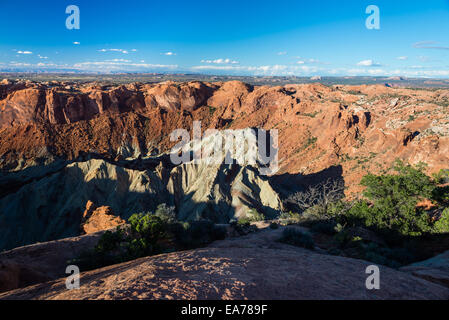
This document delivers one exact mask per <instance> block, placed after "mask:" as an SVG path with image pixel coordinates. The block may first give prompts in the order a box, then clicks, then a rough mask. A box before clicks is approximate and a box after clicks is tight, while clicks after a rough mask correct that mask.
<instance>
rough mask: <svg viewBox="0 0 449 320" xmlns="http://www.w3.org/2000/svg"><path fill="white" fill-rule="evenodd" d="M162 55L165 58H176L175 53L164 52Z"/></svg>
mask: <svg viewBox="0 0 449 320" xmlns="http://www.w3.org/2000/svg"><path fill="white" fill-rule="evenodd" d="M163 55H165V56H176V53H174V52H171V51H169V52H164V53H163Z"/></svg>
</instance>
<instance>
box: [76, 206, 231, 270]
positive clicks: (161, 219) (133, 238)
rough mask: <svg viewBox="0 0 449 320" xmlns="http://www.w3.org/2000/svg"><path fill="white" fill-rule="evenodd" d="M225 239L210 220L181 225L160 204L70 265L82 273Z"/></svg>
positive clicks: (107, 235) (106, 235) (108, 234)
mask: <svg viewBox="0 0 449 320" xmlns="http://www.w3.org/2000/svg"><path fill="white" fill-rule="evenodd" d="M225 236H226V230H225V229H224V228H222V227H218V226H216V225H215V224H214V223H212V222H210V221H195V222H190V223H187V222H185V223H181V222H179V221H177V220H176V215H175V212H174V208H171V207H168V206H166V205H160V206H159V207H158V208H157V210H156V213H154V214H153V213H151V212H149V213H138V214H134V215H132V216H131V217H130V218H129V220H128V225H127V226H125V227H118V228H117V229H116V231H114V232H112V231H107V232H105V233H104V234H103V236H102V237H101V238H100V240H99V241H98V243H97V245H96V246H95V248H94V249H93V250H91V251H87V252H84V253H83V254H81V255H80V257H78V258H77V259H75V260H74V261H71V262H70V263H72V264H76V265H78V266H79V267H80V268H81V270H83V271H86V270H92V269H96V268H100V267H104V266H107V265H112V264H117V263H121V262H125V261H130V260H135V259H138V258H141V257H145V256H151V255H155V254H159V253H164V252H171V251H176V250H184V249H193V248H198V247H202V246H205V245H207V244H209V243H210V242H212V241H215V240H219V239H224V238H225Z"/></svg>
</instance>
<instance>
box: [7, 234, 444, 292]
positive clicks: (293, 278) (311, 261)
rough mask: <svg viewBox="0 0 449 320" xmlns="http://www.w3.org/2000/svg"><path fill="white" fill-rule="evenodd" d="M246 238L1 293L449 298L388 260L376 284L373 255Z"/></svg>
mask: <svg viewBox="0 0 449 320" xmlns="http://www.w3.org/2000/svg"><path fill="white" fill-rule="evenodd" d="M243 244H244V242H242V241H238V242H235V241H234V242H233V241H229V242H227V245H225V244H223V243H221V245H220V247H209V248H204V249H198V250H193V251H185V252H177V253H171V254H166V255H159V256H155V257H149V258H142V259H139V260H135V261H132V262H127V263H123V264H120V265H116V266H110V267H106V268H103V269H99V270H95V271H91V272H86V273H84V274H82V276H81V288H80V289H79V290H72V291H69V290H67V289H66V286H65V279H61V280H57V281H53V282H48V283H46V284H41V285H36V286H33V287H29V288H25V289H19V290H15V291H11V292H9V293H4V294H1V295H0V299H39V300H44V299H45V300H61V299H62V300H81V299H99V300H121V299H133V300H134V299H136V300H137V299H168V300H170V299H176V300H178V299H201V300H206V299H248V300H255V299H267V300H275V299H288V300H296V299H300V300H308V299H398V300H399V299H449V289H448V288H445V287H442V286H440V285H437V284H434V283H431V282H428V281H425V280H423V279H419V278H415V277H413V276H411V275H409V274H407V273H403V272H399V271H396V270H392V269H389V268H386V267H381V268H380V270H381V289H380V290H374V291H369V290H367V289H366V287H365V281H366V277H367V275H366V274H365V270H366V267H367V266H368V265H369V264H370V263H368V262H364V261H360V260H354V259H348V258H343V257H336V256H330V255H321V254H316V253H314V252H313V251H308V250H303V249H299V248H294V247H289V246H284V245H279V246H280V247H278V248H276V249H274V248H267V249H259V250H254V249H255V248H254V247H253V245H251V244H250V245H249V247H248V248H244V247H243ZM233 246H234V247H233Z"/></svg>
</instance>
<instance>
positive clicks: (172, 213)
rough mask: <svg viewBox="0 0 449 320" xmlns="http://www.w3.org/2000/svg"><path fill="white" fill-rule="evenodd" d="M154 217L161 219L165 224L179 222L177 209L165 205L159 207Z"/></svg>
mask: <svg viewBox="0 0 449 320" xmlns="http://www.w3.org/2000/svg"><path fill="white" fill-rule="evenodd" d="M154 215H155V216H156V217H159V218H160V219H161V220H162V221H163V222H165V223H175V222H176V221H178V219H177V216H176V210H175V207H169V206H167V205H166V204H165V203H163V204H160V205H159V206H158V207H157V209H156V212H155V213H154Z"/></svg>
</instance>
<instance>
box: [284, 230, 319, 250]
mask: <svg viewBox="0 0 449 320" xmlns="http://www.w3.org/2000/svg"><path fill="white" fill-rule="evenodd" d="M279 241H280V242H282V243H286V244H290V245H293V246H296V247H302V248H306V249H313V248H314V247H315V243H314V241H313V238H312V236H311V235H310V234H309V233H307V232H303V231H300V230H297V229H293V228H287V229H285V230H284V232H283V233H282V237H281V239H280V240H279Z"/></svg>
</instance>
